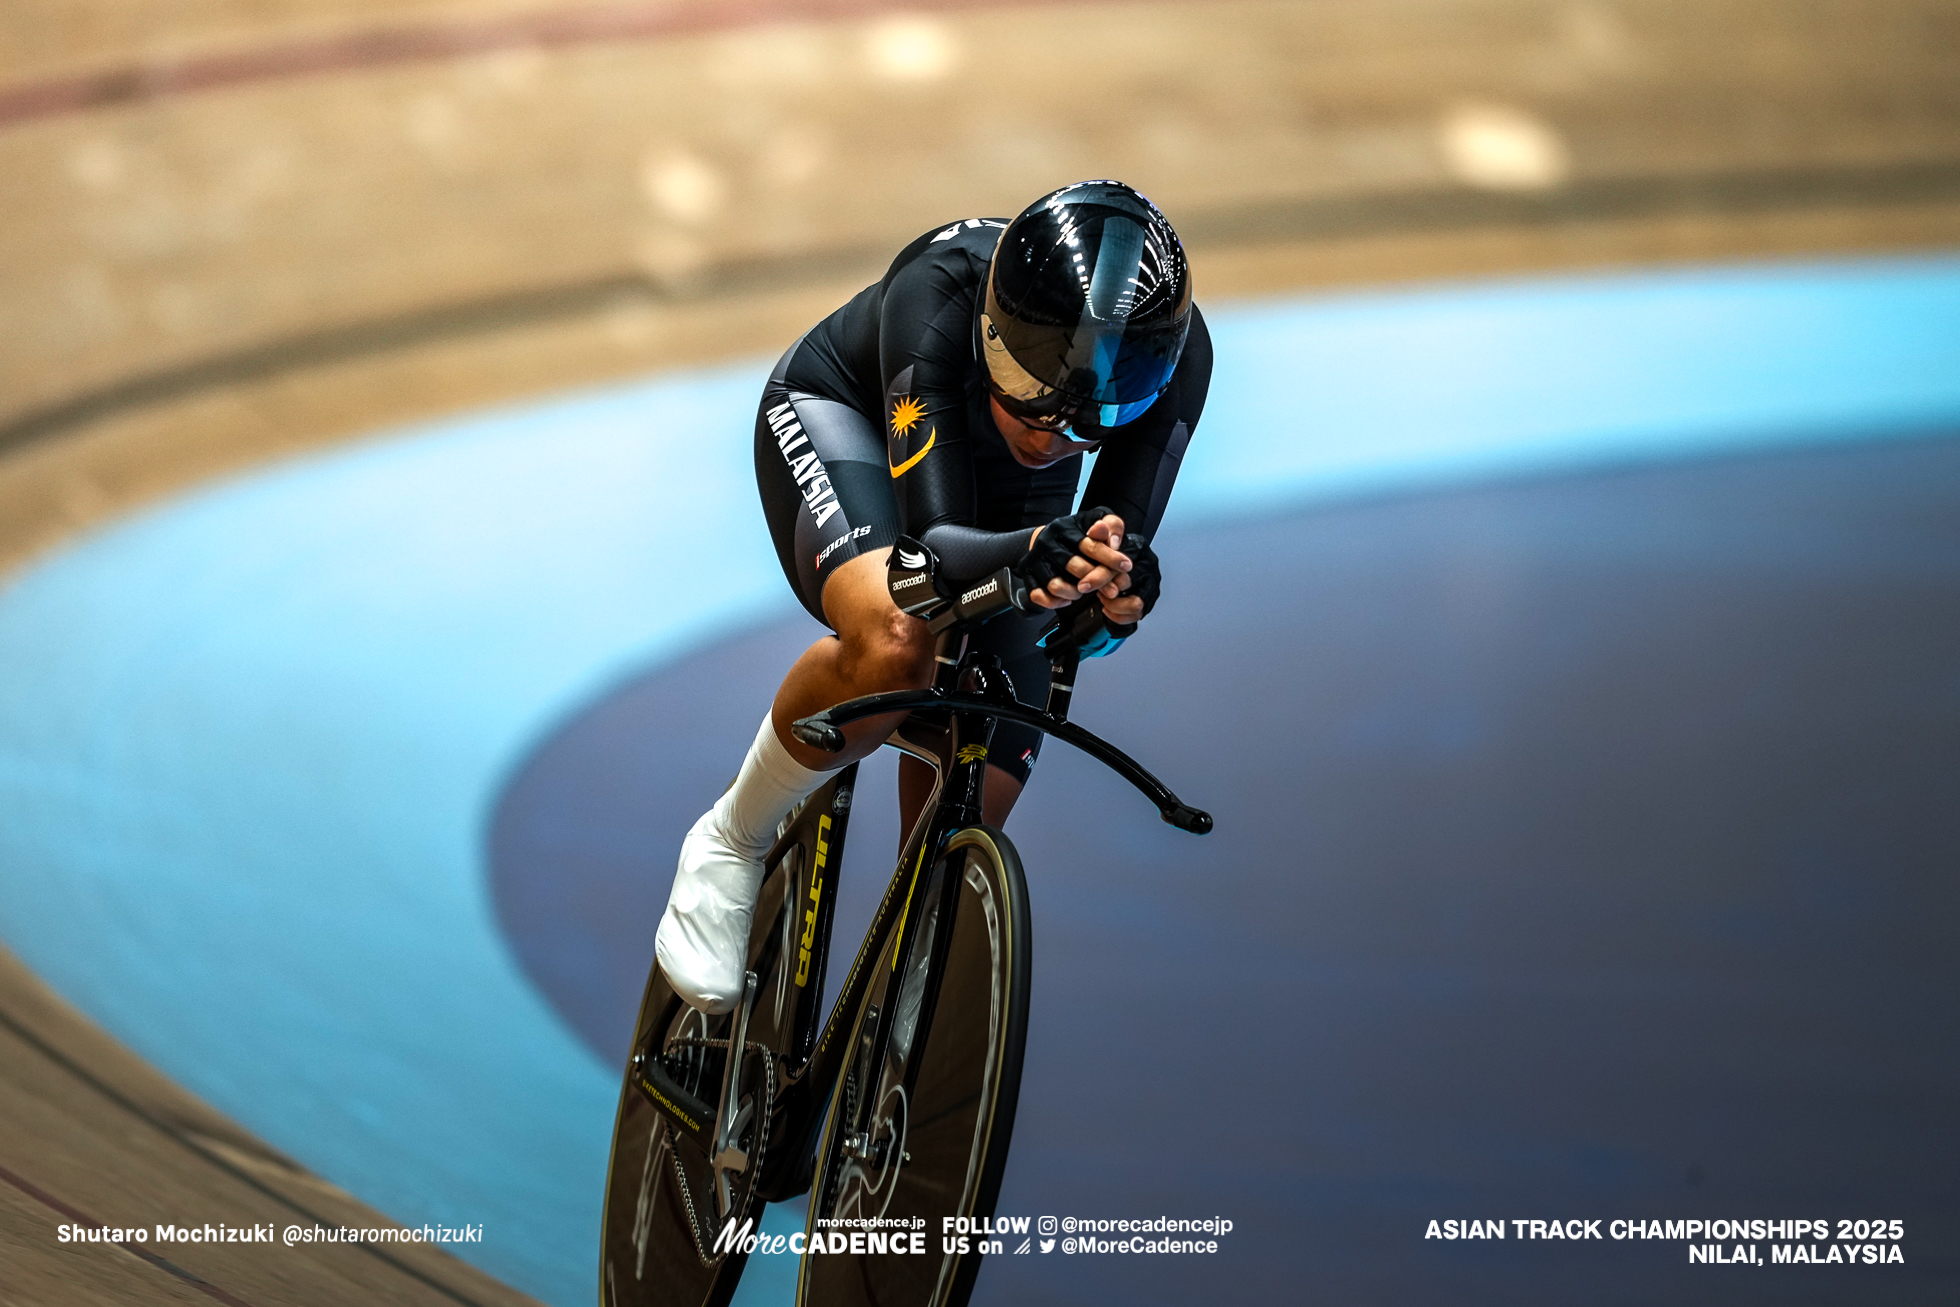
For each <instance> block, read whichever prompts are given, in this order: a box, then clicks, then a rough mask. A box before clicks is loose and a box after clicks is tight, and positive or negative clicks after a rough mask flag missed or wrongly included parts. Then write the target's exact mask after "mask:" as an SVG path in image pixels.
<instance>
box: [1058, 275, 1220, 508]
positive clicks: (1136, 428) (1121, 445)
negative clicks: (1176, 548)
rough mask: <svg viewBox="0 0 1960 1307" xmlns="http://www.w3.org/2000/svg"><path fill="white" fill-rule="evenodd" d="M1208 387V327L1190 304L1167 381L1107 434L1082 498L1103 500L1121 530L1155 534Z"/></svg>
mask: <svg viewBox="0 0 1960 1307" xmlns="http://www.w3.org/2000/svg"><path fill="white" fill-rule="evenodd" d="M1210 389H1211V332H1210V331H1209V330H1207V329H1206V327H1205V319H1204V315H1203V314H1201V313H1199V312H1198V310H1197V307H1196V306H1195V305H1193V306H1192V309H1191V332H1190V335H1188V336H1187V337H1186V338H1185V341H1184V354H1183V357H1181V358H1180V359H1179V360H1178V364H1177V371H1176V372H1174V373H1172V374H1171V384H1170V385H1168V386H1166V387H1165V388H1164V393H1163V394H1162V395H1160V396H1158V398H1157V402H1156V403H1155V404H1152V405H1151V406H1150V408H1149V409H1148V410H1147V411H1145V413H1144V414H1143V416H1142V417H1140V418H1138V419H1136V420H1135V421H1134V422H1131V423H1128V424H1126V425H1124V426H1121V427H1117V428H1115V429H1114V430H1113V431H1111V432H1110V433H1109V434H1108V437H1107V440H1108V443H1107V444H1106V445H1105V446H1104V447H1103V452H1102V453H1101V454H1100V455H1099V456H1098V457H1097V458H1096V468H1095V471H1093V472H1091V473H1090V474H1089V489H1088V491H1087V493H1085V494H1084V495H1083V496H1082V502H1083V504H1084V505H1086V506H1089V507H1092V508H1093V507H1095V506H1096V505H1098V504H1107V505H1108V506H1109V508H1110V509H1111V511H1113V512H1114V513H1115V514H1116V515H1117V516H1118V517H1120V518H1122V519H1123V529H1124V531H1125V532H1133V533H1135V534H1138V535H1141V536H1143V537H1144V538H1145V539H1146V540H1150V539H1155V538H1156V535H1157V528H1158V526H1159V525H1161V524H1162V522H1163V520H1164V509H1165V508H1166V506H1168V505H1169V503H1170V498H1171V489H1172V487H1173V486H1175V485H1176V483H1177V473H1178V469H1179V467H1180V466H1182V464H1183V462H1184V450H1185V447H1186V446H1187V445H1189V444H1190V443H1191V433H1192V432H1193V431H1195V430H1196V429H1197V426H1198V418H1199V417H1200V416H1202V415H1203V413H1204V409H1205V394H1206V392H1207V391H1209V390H1210Z"/></svg>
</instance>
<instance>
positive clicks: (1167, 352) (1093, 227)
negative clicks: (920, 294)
mask: <svg viewBox="0 0 1960 1307" xmlns="http://www.w3.org/2000/svg"><path fill="white" fill-rule="evenodd" d="M979 307H980V322H979V329H980V348H981V354H982V356H983V357H985V358H986V360H987V382H988V386H989V388H990V389H991V390H992V391H993V392H994V394H995V396H997V397H998V398H999V399H1000V401H1001V406H1002V407H1003V408H1005V409H1007V410H1008V412H1010V413H1012V414H1014V415H1015V416H1016V417H1021V418H1028V419H1032V420H1035V421H1042V420H1050V421H1052V420H1053V419H1056V418H1069V419H1073V418H1075V417H1077V416H1078V415H1080V416H1083V417H1089V416H1090V415H1089V414H1088V413H1086V412H1085V410H1088V409H1096V410H1098V411H1097V412H1096V413H1095V414H1094V415H1093V421H1094V423H1095V425H1097V426H1103V427H1115V426H1121V425H1122V424H1123V423H1125V422H1128V421H1130V420H1131V419H1132V418H1135V417H1137V416H1139V415H1141V414H1142V412H1143V411H1144V410H1145V409H1147V408H1149V407H1150V405H1151V404H1152V403H1154V402H1155V401H1156V398H1157V396H1158V395H1159V394H1160V393H1162V391H1163V389H1164V387H1165V386H1167V385H1169V384H1170V380H1171V373H1173V372H1174V371H1176V370H1177V360H1178V356H1179V355H1181V354H1182V353H1183V352H1184V337H1185V333H1186V332H1187V331H1189V330H1190V326H1191V272H1190V269H1189V267H1188V266H1187V265H1186V263H1185V260H1184V246H1183V245H1181V244H1180V243H1179V242H1178V239H1177V233H1176V232H1175V231H1173V230H1171V225H1170V223H1169V222H1168V221H1166V220H1165V218H1164V215H1163V214H1161V213H1159V212H1157V206H1156V205H1154V204H1152V203H1151V202H1150V201H1149V200H1146V199H1144V198H1143V197H1142V196H1141V195H1138V194H1137V193H1136V192H1135V191H1133V190H1131V189H1130V188H1129V187H1127V186H1125V185H1124V184H1123V183H1121V182H1111V181H1096V182H1077V183H1076V184H1075V185H1073V186H1064V187H1063V188H1062V189H1061V190H1059V191H1056V192H1054V193H1053V194H1050V195H1045V196H1043V197H1042V198H1041V199H1039V200H1036V201H1035V202H1034V203H1033V204H1031V205H1029V206H1028V207H1027V209H1025V210H1024V211H1023V212H1022V214H1021V216H1020V217H1018V218H1016V219H1015V220H1014V221H1013V222H1010V223H1008V224H1007V230H1006V231H1004V232H1002V233H1001V235H1000V244H999V245H998V246H996V247H995V249H994V259H993V266H992V267H991V268H990V269H989V270H988V273H987V293H986V294H985V295H984V296H983V297H982V298H981V301H980V306H979Z"/></svg>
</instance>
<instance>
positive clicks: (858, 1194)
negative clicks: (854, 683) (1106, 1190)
mask: <svg viewBox="0 0 1960 1307" xmlns="http://www.w3.org/2000/svg"><path fill="white" fill-rule="evenodd" d="M887 584H888V585H889V586H890V589H891V593H892V597H893V599H894V601H895V602H896V603H897V604H898V606H899V607H900V608H901V609H903V610H904V611H906V612H907V613H910V614H911V615H913V616H915V617H920V618H923V619H925V620H926V621H927V623H928V628H929V630H930V631H931V632H932V633H933V634H934V635H936V636H937V637H938V638H939V643H938V655H937V656H938V661H937V664H936V666H937V669H938V671H937V675H936V676H935V679H934V684H933V685H932V686H931V687H930V688H929V689H925V690H916V691H914V690H906V691H898V692H894V693H890V694H874V695H867V696H864V697H863V698H859V699H853V700H850V701H849V702H847V703H842V704H838V705H836V706H835V707H833V708H829V709H826V710H825V711H823V712H820V713H817V714H815V715H813V716H811V717H807V718H804V719H803V720H801V721H799V722H797V723H796V724H795V728H794V729H795V732H796V735H797V738H798V739H800V740H802V741H804V742H805V743H807V744H811V745H813V746H815V747H818V748H824V749H828V750H830V751H832V752H836V751H838V750H841V749H842V748H843V746H844V736H843V732H842V729H841V728H842V727H844V726H846V725H848V724H850V723H851V722H854V721H858V720H860V719H862V718H865V717H875V716H880V715H883V714H887V713H895V712H906V713H908V714H909V715H908V716H907V717H906V718H905V720H904V722H903V723H902V724H901V725H900V726H899V728H898V729H897V730H896V731H894V732H893V734H892V736H891V738H890V739H888V740H887V741H886V743H887V744H889V745H891V746H893V747H895V748H897V749H899V750H901V751H903V752H905V753H909V754H911V755H912V756H914V757H916V758H919V759H921V760H922V761H924V762H926V763H927V764H929V765H930V766H931V767H932V768H933V770H934V773H935V778H934V783H933V791H932V794H931V796H930V798H929V799H928V801H927V802H926V804H925V805H924V807H923V808H922V809H921V811H920V814H919V816H918V819H917V820H916V821H915V822H914V824H913V827H912V829H911V831H910V832H909V833H908V834H907V836H906V839H905V842H904V844H903V845H902V847H901V849H900V852H899V858H898V865H897V868H896V870H895V871H894V872H893V874H892V879H891V881H890V883H889V884H888V885H887V886H886V888H885V893H884V896H883V898H882V899H881V900H880V902H879V904H878V908H877V911H876V912H875V913H874V914H873V916H872V919H871V925H870V928H869V929H868V930H867V931H866V932H865V936H864V941H863V943H862V944H861V945H860V946H859V948H858V952H857V955H856V958H855V960H854V961H853V962H852V964H851V968H850V971H849V973H848V974H847V976H846V978H845V980H844V984H843V988H842V992H841V993H840V995H839V997H838V1000H837V1003H836V1005H835V1007H834V1008H833V1009H832V1010H831V1012H830V1015H829V1019H828V1020H822V1019H821V1018H822V1017H823V993H822V987H823V979H824V969H825V964H826V962H827V961H828V958H829V952H830V936H831V914H832V911H833V906H834V904H835V902H836V885H837V871H838V865H839V861H840V859H841V857H842V853H843V848H844V837H845V833H846V831H847V829H848V827H849V823H850V812H851V803H852V797H853V793H854V788H855V785H856V781H857V764H855V763H852V764H851V765H849V766H847V767H845V768H843V769H841V770H840V771H839V772H838V774H837V775H836V776H835V777H833V778H831V779H830V780H828V781H826V782H825V783H824V784H823V785H822V786H820V787H819V788H818V789H817V790H816V792H815V793H813V794H812V795H811V796H810V797H809V798H808V799H806V800H805V801H804V802H803V803H802V804H801V805H800V806H799V807H798V808H797V809H796V810H795V811H794V812H792V813H791V814H790V816H789V817H788V819H786V820H785V822H784V824H783V830H782V832H781V834H780V835H779V836H778V838H777V840H776V843H775V846H774V847H773V848H772V849H771V850H770V852H769V854H768V856H767V857H766V859H765V860H764V866H765V875H764V879H763V882H762V888H761V892H760V894H759V896H758V898H757V901H756V910H755V924H754V926H753V928H752V930H751V933H750V937H749V963H748V974H747V977H746V983H745V985H744V988H743V993H742V997H741V1000H740V1002H739V1003H738V1004H737V1006H736V1008H735V1010H734V1011H733V1012H730V1013H727V1014H725V1015H722V1016H713V1017H710V1016H705V1015H703V1014H702V1013H700V1012H698V1011H696V1010H695V1009H693V1008H691V1007H689V1006H688V1005H687V1004H685V1003H683V1002H682V1001H681V1000H680V999H679V998H678V997H677V996H676V995H675V994H674V993H673V991H672V990H671V989H670V988H669V987H668V985H667V981H666V977H665V976H664V975H663V974H662V972H661V970H660V967H659V965H658V963H656V964H655V965H654V966H653V968H652V971H651V974H650V975H649V976H648V978H647V985H646V991H645V993H644V995H643V997H642V999H641V1003H640V1013H639V1020H638V1024H637V1026H636V1028H635V1032H634V1039H633V1044H632V1050H633V1051H632V1053H631V1055H630V1056H629V1058H628V1061H627V1065H626V1073H625V1080H624V1084H623V1085H622V1086H621V1089H620V1098H619V1110H618V1114H617V1116H616V1118H615V1121H614V1127H613V1144H612V1156H611V1160H610V1162H609V1164H608V1167H607V1174H606V1198H605V1207H604V1214H603V1219H602V1225H601V1236H600V1268H599V1269H600V1302H601V1304H602V1307H656V1305H657V1307H720V1304H725V1303H727V1302H728V1301H729V1299H730V1298H731V1297H733V1295H734V1292H735V1287H736V1284H737V1282H738V1281H739V1279H740V1277H741V1274H742V1270H743V1267H744V1265H745V1263H746V1261H747V1258H748V1256H749V1251H750V1250H751V1249H752V1248H753V1247H754V1245H755V1236H756V1233H757V1230H758V1228H759V1226H760V1222H761V1214H762V1209H763V1206H764V1205H765V1204H766V1203H770V1202H780V1201H784V1200H787V1199H790V1198H794V1197H795V1196H797V1195H798V1194H801V1193H803V1192H805V1191H808V1192H809V1193H810V1215H809V1221H808V1225H807V1228H806V1230H805V1232H804V1234H803V1237H802V1239H801V1240H798V1241H794V1243H793V1251H796V1252H799V1253H801V1254H802V1260H801V1263H800V1266H799V1268H798V1278H797V1301H798V1303H799V1304H806V1305H808V1307H843V1305H846V1304H866V1305H867V1307H869V1305H870V1304H886V1305H888V1304H895V1303H897V1304H907V1305H908V1307H909V1305H911V1304H917V1305H918V1307H958V1305H959V1304H963V1303H965V1302H966V1300H967V1297H968V1295H969V1294H971V1292H972V1289H973V1283H974V1279H975V1277H976V1276H977V1275H978V1273H979V1269H980V1261H981V1257H982V1255H983V1254H982V1252H981V1251H980V1250H979V1249H978V1248H976V1247H974V1246H973V1245H971V1244H968V1245H967V1246H966V1247H964V1248H962V1247H961V1246H960V1245H959V1244H958V1242H957V1241H955V1242H953V1243H950V1244H949V1243H943V1242H942V1237H941V1229H942V1226H941V1218H943V1217H957V1216H965V1217H987V1216H991V1215H993V1212H994V1204H995V1201H996V1199H997V1198H998V1196H999V1192H1000V1183H1001V1176H1002V1172H1003V1171H1004V1169H1005V1166H1006V1161H1007V1150H1008V1142H1009V1139H1010V1137H1011V1135H1012V1133H1013V1126H1014V1109H1015V1105H1016V1102H1017V1100H1018V1097H1019V1094H1020V1082H1021V1060H1022V1049H1023V1046H1024V1044H1025V1041H1026V1038H1027V1019H1028V991H1029V987H1030V977H1031V972H1030V957H1031V954H1030V944H1031V940H1030V925H1029V912H1028V894H1027V881H1026V877H1025V876H1024V875H1023V872H1022V869H1021V862H1020V858H1019V856H1018V855H1017V854H1016V853H1015V851H1014V846H1013V845H1012V844H1011V843H1009V841H1008V839H1007V837H1006V836H1005V835H1003V834H1002V833H1001V832H1000V831H998V830H996V829H994V828H992V827H990V826H986V825H984V824H982V822H981V815H980V813H981V810H980V800H981V786H982V784H983V781H984V778H985V768H986V758H987V746H988V743H989V741H990V739H991V737H992V733H993V729H994V724H995V723H996V722H997V721H1001V720H1012V721H1017V722H1024V723H1026V724H1028V725H1031V726H1034V727H1037V728H1038V729H1040V730H1042V731H1044V732H1046V733H1048V734H1049V735H1053V736H1055V737H1057V738H1058V739H1062V740H1065V741H1067V742H1068V743H1070V744H1072V745H1074V746H1076V747H1077V748H1079V749H1081V750H1083V751H1084V752H1085V753H1087V754H1089V755H1090V756H1091V757H1093V758H1095V759H1097V760H1098V761H1099V762H1102V763H1104V764H1105V765H1107V766H1109V767H1110V768H1111V769H1113V770H1114V771H1115V772H1116V773H1117V774H1118V775H1120V776H1122V777H1123V778H1124V779H1125V780H1127V781H1129V782H1130V783H1131V784H1132V785H1134V786H1135V787H1136V788H1137V789H1139V790H1141V791H1142V792H1143V794H1144V795H1145V797H1147V798H1148V799H1149V800H1150V801H1151V802H1152V803H1154V804H1156V805H1157V809H1158V812H1159V814H1160V815H1161V816H1162V817H1163V819H1164V820H1165V821H1167V822H1169V823H1170V824H1172V825H1174V826H1176V827H1178V828H1179V829H1181V830H1186V831H1190V832H1192V833H1193V834H1199V835H1202V834H1204V833H1205V832H1207V831H1209V830H1210V829H1211V825H1212V822H1211V818H1210V816H1209V815H1207V814H1206V813H1204V812H1201V811H1199V810H1198V809H1196V808H1192V807H1189V806H1187V805H1186V804H1184V803H1183V802H1181V801H1180V800H1179V799H1178V798H1177V796H1176V795H1175V794H1172V793H1171V792H1170V790H1168V789H1166V788H1165V787H1164V785H1163V784H1162V783H1161V782H1159V781H1158V780H1157V779H1156V778H1155V777H1154V776H1152V775H1151V774H1150V773H1149V772H1147V771H1145V770H1144V769H1143V768H1142V767H1141V766H1139V765H1138V764H1137V763H1136V762H1134V761H1133V760H1132V759H1130V758H1129V757H1128V756H1127V755H1125V754H1124V753H1122V752H1121V751H1119V750H1118V749H1116V748H1114V747H1113V746H1111V745H1110V744H1108V743H1106V742H1105V741H1103V740H1102V739H1100V738H1098V737H1097V736H1096V735H1094V734H1092V733H1091V732H1089V731H1087V730H1084V729H1083V728H1082V727H1080V726H1078V725H1076V724H1075V723H1073V722H1071V721H1069V720H1068V709H1069V701H1070V698H1071V696H1072V694H1073V691H1074V684H1075V675H1076V671H1077V665H1078V663H1079V661H1080V659H1081V654H1082V648H1083V646H1084V644H1085V643H1087V642H1088V641H1090V640H1091V639H1093V638H1095V637H1096V636H1097V634H1098V633H1099V632H1100V631H1101V629H1102V620H1103V619H1102V614H1101V610H1100V608H1099V606H1098V605H1097V604H1096V603H1095V599H1094V596H1090V597H1089V598H1088V599H1086V600H1084V601H1082V602H1080V603H1078V604H1077V605H1075V606H1073V607H1071V608H1069V609H1065V610H1063V612H1062V614H1061V617H1060V618H1059V620H1058V621H1057V623H1056V625H1055V626H1054V627H1053V628H1051V629H1050V631H1049V632H1048V634H1047V635H1046V636H1044V637H1043V640H1042V647H1043V649H1044V650H1045V651H1046V652H1047V654H1048V656H1049V692H1048V699H1047V703H1046V707H1045V708H1043V709H1036V708H1032V707H1029V706H1027V705H1025V704H1023V703H1021V702H1020V701H1019V700H1017V699H1016V698H1015V697H1014V691H1013V687H1012V686H1011V685H1010V684H1009V683H1008V680H1007V677H1006V676H1005V674H1004V673H1003V672H1002V671H1001V668H1000V660H999V659H998V658H997V657H995V656H993V655H990V654H980V653H975V652H970V651H968V650H967V649H966V644H967V643H968V642H967V639H966V637H967V636H968V635H969V634H970V633H971V632H972V631H974V630H976V629H977V628H978V627H979V626H980V625H981V624H982V623H984V622H986V621H987V620H988V619H989V618H991V617H995V616H997V615H999V614H1000V613H1002V612H1005V611H1007V609H1009V608H1010V607H1021V608H1026V607H1027V597H1026V593H1027V592H1026V590H1025V588H1024V587H1023V586H1022V584H1021V583H1020V582H1019V581H1018V580H1017V579H1016V578H1015V577H1014V575H1013V573H1012V571H1011V569H1007V568H1002V569H1001V570H1000V571H999V572H997V573H995V574H994V575H993V576H991V577H988V578H986V579H984V580H981V581H978V582H975V583H973V584H971V585H969V586H966V587H964V588H963V589H962V588H956V587H952V586H950V585H948V584H947V582H946V581H945V580H944V578H942V577H941V575H940V571H939V564H938V560H937V558H936V557H935V556H934V555H933V553H932V551H931V550H930V549H928V548H926V547H925V546H924V545H923V544H921V543H920V542H918V541H916V540H912V539H910V538H908V537H900V539H899V541H898V542H897V544H896V546H895V547H894V548H893V550H892V554H891V562H890V566H889V573H888V576H887ZM847 1231H849V1232H859V1233H861V1234H862V1235H863V1237H862V1239H854V1238H852V1237H850V1234H848V1233H846V1232H847Z"/></svg>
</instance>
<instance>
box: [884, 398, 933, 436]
mask: <svg viewBox="0 0 1960 1307" xmlns="http://www.w3.org/2000/svg"><path fill="white" fill-rule="evenodd" d="M925 415H926V406H925V403H924V402H923V401H922V400H920V399H918V398H916V397H915V396H912V395H901V396H900V397H899V399H898V402H897V403H895V404H893V405H892V433H893V434H894V435H900V436H903V435H907V434H909V433H910V432H911V430H912V428H913V427H915V426H917V425H918V424H919V419H920V418H922V417H924V416H925Z"/></svg>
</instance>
